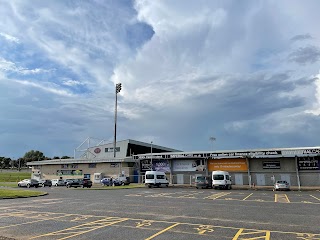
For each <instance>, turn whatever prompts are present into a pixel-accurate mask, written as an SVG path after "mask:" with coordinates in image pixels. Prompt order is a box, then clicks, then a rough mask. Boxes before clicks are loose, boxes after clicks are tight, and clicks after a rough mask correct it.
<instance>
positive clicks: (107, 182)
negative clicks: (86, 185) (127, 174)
mask: <svg viewBox="0 0 320 240" xmlns="http://www.w3.org/2000/svg"><path fill="white" fill-rule="evenodd" d="M101 185H102V186H121V185H122V182H121V181H119V180H118V179H114V178H102V179H101Z"/></svg>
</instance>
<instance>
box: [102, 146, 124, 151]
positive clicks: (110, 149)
mask: <svg viewBox="0 0 320 240" xmlns="http://www.w3.org/2000/svg"><path fill="white" fill-rule="evenodd" d="M104 151H105V152H113V147H112V148H105V149H104ZM116 152H120V147H116Z"/></svg>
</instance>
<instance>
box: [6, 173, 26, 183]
mask: <svg viewBox="0 0 320 240" xmlns="http://www.w3.org/2000/svg"><path fill="white" fill-rule="evenodd" d="M26 178H31V173H27V172H0V182H19V181H21V180H23V179H26Z"/></svg>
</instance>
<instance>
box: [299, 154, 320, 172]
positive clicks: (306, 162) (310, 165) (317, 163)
mask: <svg viewBox="0 0 320 240" xmlns="http://www.w3.org/2000/svg"><path fill="white" fill-rule="evenodd" d="M298 169H299V170H320V156H315V157H298Z"/></svg>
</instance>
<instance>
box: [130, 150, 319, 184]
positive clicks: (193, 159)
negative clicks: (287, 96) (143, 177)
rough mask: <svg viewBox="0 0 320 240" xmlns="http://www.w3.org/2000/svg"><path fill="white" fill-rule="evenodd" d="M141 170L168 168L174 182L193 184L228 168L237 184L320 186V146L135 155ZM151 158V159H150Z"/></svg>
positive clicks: (164, 169)
mask: <svg viewBox="0 0 320 240" xmlns="http://www.w3.org/2000/svg"><path fill="white" fill-rule="evenodd" d="M133 158H134V159H135V160H139V161H140V172H141V173H143V172H145V171H147V170H150V169H151V168H152V169H155V170H160V171H165V172H166V173H167V174H168V176H169V177H170V180H171V183H173V184H192V183H193V182H194V179H195V177H196V176H197V175H211V173H212V171H217V170H222V171H228V172H229V173H230V175H231V176H232V181H233V184H235V185H252V184H255V185H259V186H266V185H269V186H270V185H273V184H274V182H275V181H276V180H286V181H288V182H289V183H290V184H291V185H292V186H320V147H306V148H278V149H274V148H272V149H253V150H236V151H233V150H232V151H206V152H171V153H157V154H140V155H134V156H133ZM151 159H152V160H151Z"/></svg>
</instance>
